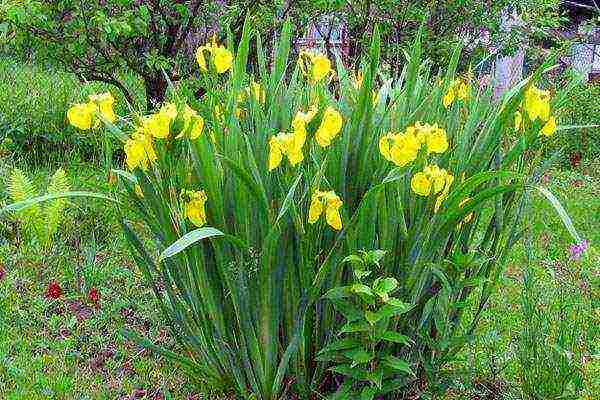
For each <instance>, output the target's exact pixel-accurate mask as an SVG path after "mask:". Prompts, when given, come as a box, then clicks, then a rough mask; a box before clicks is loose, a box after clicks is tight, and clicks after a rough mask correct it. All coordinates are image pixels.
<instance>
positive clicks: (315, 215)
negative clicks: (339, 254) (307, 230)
mask: <svg viewBox="0 0 600 400" xmlns="http://www.w3.org/2000/svg"><path fill="white" fill-rule="evenodd" d="M342 204H343V202H342V200H341V199H340V197H339V196H338V195H337V194H335V192H334V191H332V190H331V191H328V192H322V191H320V190H316V191H315V192H314V193H313V195H312V197H311V202H310V209H309V210H308V223H309V224H314V223H315V222H317V221H318V220H319V217H320V216H321V214H323V210H325V220H326V221H327V224H328V225H329V226H331V227H332V228H333V229H335V230H338V231H339V230H340V229H342V217H341V216H340V208H341V207H342Z"/></svg>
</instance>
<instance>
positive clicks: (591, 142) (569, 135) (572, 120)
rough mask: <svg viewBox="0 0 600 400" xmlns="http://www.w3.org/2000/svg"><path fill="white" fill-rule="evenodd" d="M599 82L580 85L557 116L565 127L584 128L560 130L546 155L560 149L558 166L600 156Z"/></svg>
mask: <svg viewBox="0 0 600 400" xmlns="http://www.w3.org/2000/svg"><path fill="white" fill-rule="evenodd" d="M599 98H600V83H590V84H581V85H580V86H578V87H577V88H576V89H575V90H573V91H572V92H571V94H570V95H569V97H568V98H567V100H566V101H565V105H564V107H563V109H562V110H561V113H560V119H561V123H562V124H564V125H574V126H585V125H592V126H591V127H587V128H579V129H569V130H564V131H560V132H558V134H557V140H556V142H555V143H554V144H553V146H552V147H550V148H549V149H548V153H552V152H553V151H556V150H559V149H561V150H562V153H563V158H562V159H561V163H562V164H563V165H565V166H568V165H570V164H578V162H577V163H575V162H572V161H571V160H577V161H580V160H594V159H597V158H598V157H600V126H595V125H600V102H599V101H598V99H599Z"/></svg>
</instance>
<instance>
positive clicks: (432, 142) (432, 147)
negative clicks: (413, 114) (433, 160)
mask: <svg viewBox="0 0 600 400" xmlns="http://www.w3.org/2000/svg"><path fill="white" fill-rule="evenodd" d="M409 129H411V130H413V129H414V132H415V135H416V136H417V139H419V142H420V143H424V144H426V145H427V153H438V154H442V153H445V152H446V150H448V137H447V135H446V131H445V130H444V129H442V128H440V127H438V125H437V124H433V125H429V124H421V123H420V122H417V123H416V124H415V126H414V127H410V128H409Z"/></svg>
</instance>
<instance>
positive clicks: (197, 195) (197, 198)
mask: <svg viewBox="0 0 600 400" xmlns="http://www.w3.org/2000/svg"><path fill="white" fill-rule="evenodd" d="M185 195H186V197H187V198H188V199H189V201H187V202H186V203H185V205H184V208H185V216H186V217H187V218H188V219H189V220H190V222H191V223H192V224H194V225H195V226H197V227H201V226H203V225H204V224H206V201H207V200H208V197H207V196H206V192H204V190H200V191H197V190H187V191H185Z"/></svg>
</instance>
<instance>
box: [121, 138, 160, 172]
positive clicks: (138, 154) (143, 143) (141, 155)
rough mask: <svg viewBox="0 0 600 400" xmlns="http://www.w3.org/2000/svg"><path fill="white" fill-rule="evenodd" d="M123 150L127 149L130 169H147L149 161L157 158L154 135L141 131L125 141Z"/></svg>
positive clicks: (126, 154)
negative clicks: (153, 142) (153, 140)
mask: <svg viewBox="0 0 600 400" xmlns="http://www.w3.org/2000/svg"><path fill="white" fill-rule="evenodd" d="M123 150H124V151H125V162H126V164H127V167H129V169H130V170H134V169H135V168H138V167H140V168H142V169H143V170H146V169H147V168H148V163H149V162H153V161H156V159H157V157H156V152H155V151H154V146H153V145H152V137H151V136H148V135H146V134H144V133H141V132H140V131H138V132H136V133H134V134H133V135H131V138H129V139H128V140H127V141H126V142H125V145H124V146H123Z"/></svg>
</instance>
